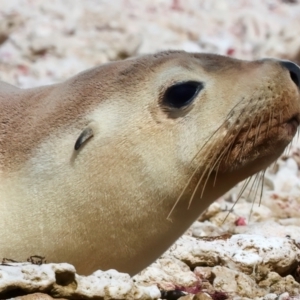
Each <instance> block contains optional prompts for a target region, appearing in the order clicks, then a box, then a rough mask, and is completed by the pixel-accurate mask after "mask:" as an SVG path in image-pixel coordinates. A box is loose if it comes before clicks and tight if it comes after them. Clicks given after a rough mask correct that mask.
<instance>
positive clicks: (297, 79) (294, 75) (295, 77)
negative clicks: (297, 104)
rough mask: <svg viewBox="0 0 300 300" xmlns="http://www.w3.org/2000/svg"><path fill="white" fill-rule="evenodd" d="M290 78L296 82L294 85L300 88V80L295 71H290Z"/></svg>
mask: <svg viewBox="0 0 300 300" xmlns="http://www.w3.org/2000/svg"><path fill="white" fill-rule="evenodd" d="M290 76H291V78H292V80H293V81H294V83H295V84H296V85H297V86H299V78H298V76H297V74H296V73H295V72H293V71H290Z"/></svg>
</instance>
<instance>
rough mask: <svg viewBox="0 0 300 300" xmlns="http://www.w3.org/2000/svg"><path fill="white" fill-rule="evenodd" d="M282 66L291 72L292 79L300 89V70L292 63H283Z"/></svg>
mask: <svg viewBox="0 0 300 300" xmlns="http://www.w3.org/2000/svg"><path fill="white" fill-rule="evenodd" d="M280 64H281V65H282V66H283V67H284V68H286V69H287V70H289V72H290V76H291V79H292V80H293V82H294V83H295V84H296V85H297V87H300V68H299V67H298V66H297V65H296V64H294V63H292V62H291V61H281V62H280Z"/></svg>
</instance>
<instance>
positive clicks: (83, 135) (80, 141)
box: [74, 127, 94, 151]
mask: <svg viewBox="0 0 300 300" xmlns="http://www.w3.org/2000/svg"><path fill="white" fill-rule="evenodd" d="M92 136H94V132H93V129H92V128H90V127H87V128H85V129H84V130H83V131H82V132H81V134H80V136H79V137H78V139H77V141H76V143H75V146H74V149H75V150H76V151H77V150H79V148H80V147H81V146H82V145H83V144H84V143H85V142H86V141H87V140H88V139H90V138H91V137H92Z"/></svg>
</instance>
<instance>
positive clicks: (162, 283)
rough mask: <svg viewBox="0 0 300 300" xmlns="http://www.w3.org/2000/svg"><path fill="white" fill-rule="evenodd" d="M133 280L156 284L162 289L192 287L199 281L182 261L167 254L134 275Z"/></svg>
mask: <svg viewBox="0 0 300 300" xmlns="http://www.w3.org/2000/svg"><path fill="white" fill-rule="evenodd" d="M134 280H136V281H137V282H141V283H143V282H145V283H148V284H155V285H158V286H159V288H160V289H162V290H175V289H176V288H178V287H185V288H187V287H193V286H195V285H197V284H198V281H199V279H198V278H197V276H196V275H195V274H194V273H193V272H192V271H191V269H190V268H189V267H188V266H187V265H186V264H185V263H184V262H182V261H180V260H178V259H176V258H174V257H168V256H164V257H163V258H160V259H158V260H157V261H156V262H155V263H153V264H152V265H150V266H149V267H148V268H146V269H145V270H143V271H142V272H140V273H139V274H137V275H136V276H134Z"/></svg>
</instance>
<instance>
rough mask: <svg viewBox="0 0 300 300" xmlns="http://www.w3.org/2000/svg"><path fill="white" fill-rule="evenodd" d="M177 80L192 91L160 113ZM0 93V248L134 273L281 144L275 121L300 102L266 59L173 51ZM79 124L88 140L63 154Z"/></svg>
mask: <svg viewBox="0 0 300 300" xmlns="http://www.w3.org/2000/svg"><path fill="white" fill-rule="evenodd" d="M189 80H193V81H201V82H203V83H204V89H203V90H202V91H201V92H200V93H199V95H198V96H197V98H196V99H195V101H194V102H193V103H192V104H191V106H190V107H188V108H187V109H186V110H185V111H180V112H179V117H170V114H169V113H168V112H166V110H165V109H164V108H163V106H162V105H161V98H160V97H161V95H162V94H163V91H164V89H166V88H167V87H168V86H170V85H172V84H173V83H176V82H180V81H189ZM0 101H1V102H0V108H1V112H0V126H2V128H1V130H0V257H5V258H11V259H15V260H26V259H27V258H28V257H29V256H31V255H41V256H45V257H46V259H47V261H48V262H69V263H72V264H74V265H75V267H76V269H77V271H78V272H79V273H81V274H82V273H83V274H89V273H91V272H93V271H95V270H97V269H103V270H105V269H109V268H114V269H117V270H119V271H124V272H129V273H130V274H135V273H137V272H139V271H141V270H142V269H143V268H144V267H146V266H147V265H149V264H150V263H151V262H153V261H154V260H155V259H156V258H158V257H159V255H161V254H162V253H163V252H164V251H165V250H166V249H167V248H168V247H169V246H171V244H172V243H173V242H174V241H175V240H176V239H177V238H178V237H179V236H180V235H181V234H183V233H184V231H185V230H186V229H187V228H188V227H189V226H190V225H191V224H192V222H193V221H195V220H196V218H197V217H198V216H199V215H200V214H201V213H202V212H203V210H204V209H205V208H207V206H208V205H209V204H210V203H212V202H213V201H214V200H216V199H217V198H218V197H220V196H222V194H223V193H225V192H226V191H228V190H229V189H230V188H231V187H232V186H234V185H235V184H236V183H237V182H239V181H240V180H243V179H245V178H246V177H247V176H250V175H252V174H254V173H255V172H257V171H259V170H261V169H263V168H265V167H266V166H268V165H269V164H270V163H271V162H272V161H273V160H274V159H276V158H277V157H278V156H279V155H280V154H281V153H282V151H283V150H284V148H285V146H286V145H287V144H288V143H289V142H290V141H291V139H292V137H293V134H294V132H292V133H290V131H288V129H289V127H288V126H289V125H288V123H287V121H289V119H290V118H291V117H293V116H294V115H297V116H298V115H299V111H300V106H299V92H298V90H297V88H296V86H295V85H294V83H293V82H292V80H291V79H290V77H289V73H288V71H287V70H284V69H283V68H282V67H281V66H280V64H279V62H278V61H275V60H266V61H255V62H246V61H239V60H234V59H232V58H227V57H222V56H216V55H209V54H188V53H185V52H164V53H160V54H156V55H149V56H142V57H140V58H135V59H130V60H126V61H123V62H114V63H111V64H107V65H104V66H100V67H98V68H95V69H92V70H89V71H86V72H84V73H81V74H78V75H77V76H75V77H73V78H71V79H69V80H67V81H66V82H63V83H61V84H57V85H53V86H48V87H40V88H37V89H30V90H21V89H17V88H13V87H11V86H9V85H6V84H4V83H3V84H2V85H1V91H0ZM271 112H272V113H271ZM259 120H262V121H261V122H260V123H259ZM1 122H2V123H1ZM86 127H90V128H92V130H93V133H94V135H93V137H92V138H90V139H89V140H88V141H87V142H86V143H85V144H84V145H83V146H82V148H80V149H79V150H78V151H75V150H74V144H75V141H76V139H77V138H78V136H79V135H80V133H81V132H82V130H84V129H85V128H86ZM267 127H268V132H267V133H266V128H267ZM234 130H235V131H234ZM247 131H248V134H246V133H247ZM257 131H259V132H258V134H257V133H256V132H257ZM215 132H216V133H215ZM263 132H264V133H266V134H262V133H263ZM254 135H256V136H258V137H255V143H253V140H254V137H253V136H254ZM226 142H228V143H229V142H230V143H232V147H230V148H228V149H229V152H228V153H229V154H228V157H227V159H226V160H225V158H224V159H223V158H222V160H220V162H221V164H220V165H219V168H217V164H215V165H214V162H216V161H217V159H218V157H221V154H222V150H224V149H225V146H226V145H227V144H226ZM223 152H224V151H223ZM218 153H219V155H217V156H216V157H214V154H218ZM207 166H210V168H211V169H212V173H211V174H210V176H209V178H208V181H207V184H206V185H205V188H204V182H205V181H206V177H205V178H204V180H202V182H201V184H200V185H199V187H198V189H197V192H196V195H195V197H194V199H193V200H192V203H191V206H190V208H189V209H188V205H189V201H190V199H191V195H192V192H193V191H194V188H195V187H196V185H197V182H198V180H199V179H200V178H201V175H202V174H203V173H204V171H205V168H206V167H207ZM193 172H194V173H195V175H194V176H193V180H191V181H190V184H189V185H188V188H187V189H186V190H185V192H184V193H183V196H182V197H181V199H180V201H179V202H178V204H177V205H176V206H175V208H174V210H173V211H172V208H173V206H174V204H175V202H176V199H177V198H178V196H179V195H180V194H181V192H182V191H183V189H184V188H185V186H186V185H187V183H188V182H189V180H190V178H191V176H192V174H193ZM216 173H217V175H216ZM215 176H216V178H217V180H216V184H215V185H214V183H213V182H214V180H215ZM203 189H204V194H203V196H202V198H201V193H202V190H203ZM171 211H172V213H171V214H170V212H171ZM169 214H170V215H169ZM168 216H169V218H168Z"/></svg>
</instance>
